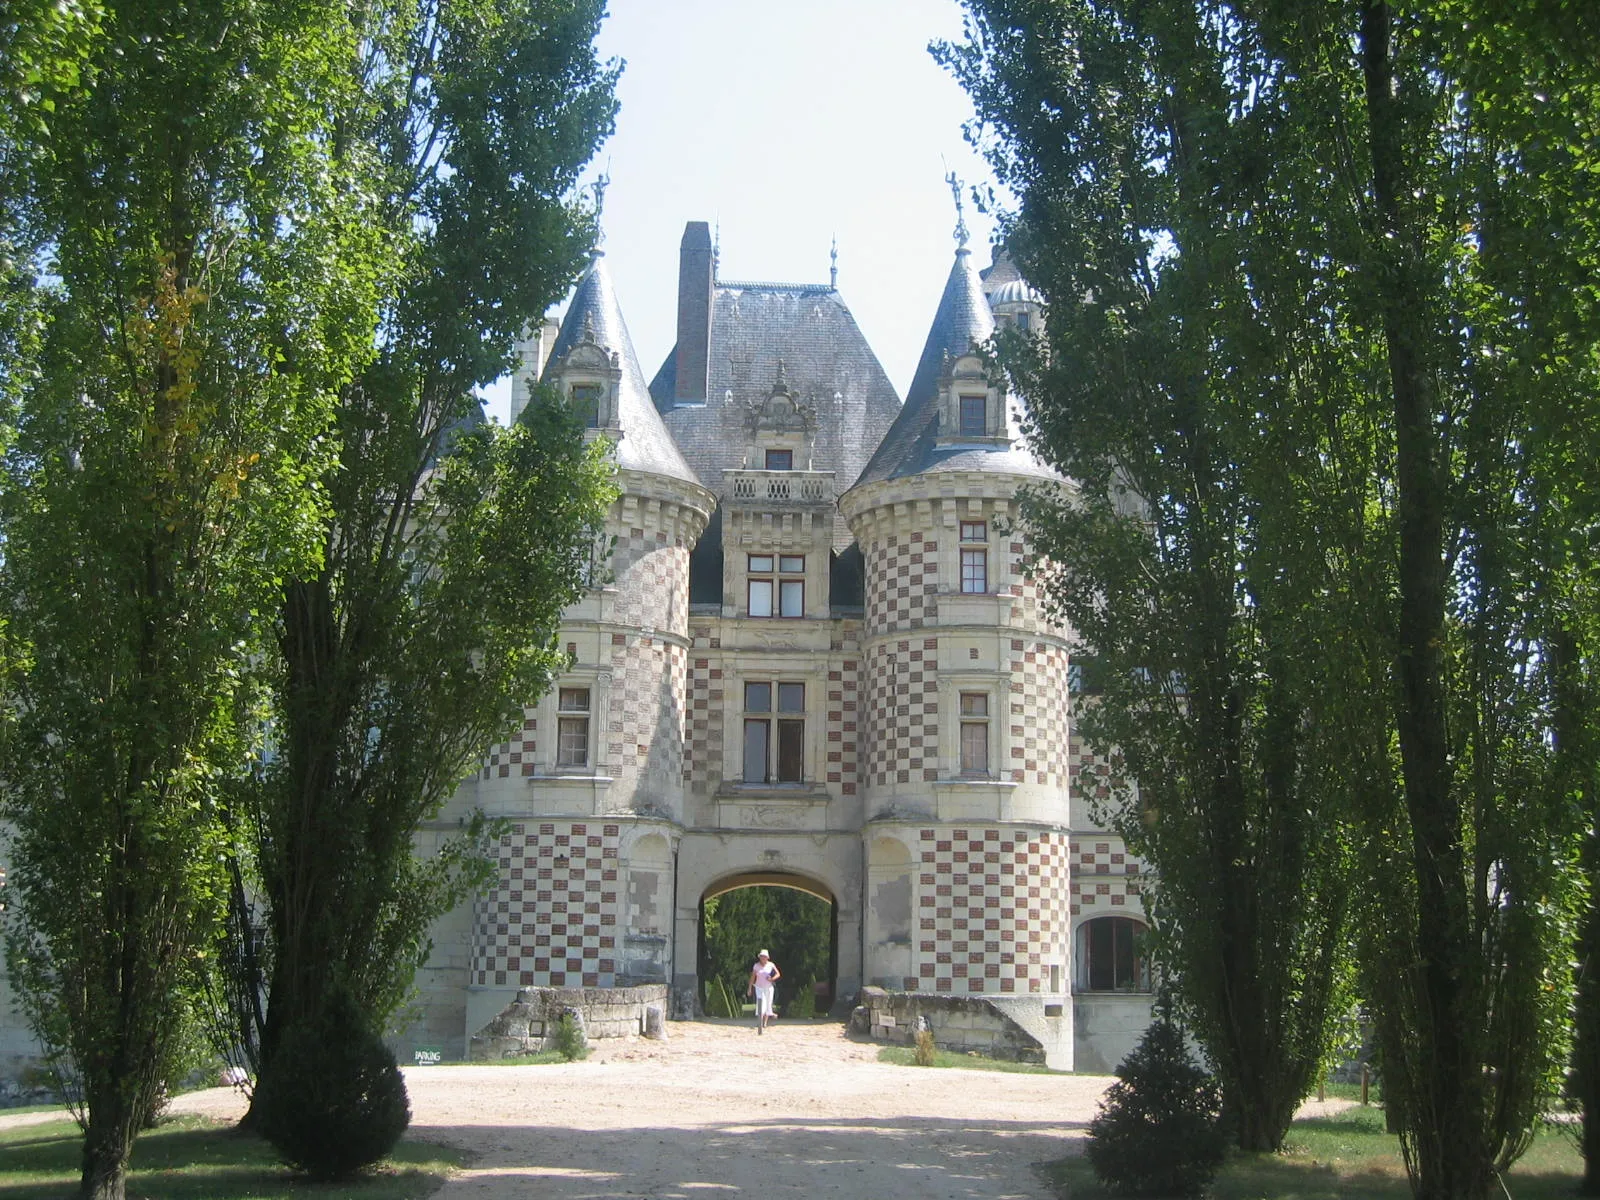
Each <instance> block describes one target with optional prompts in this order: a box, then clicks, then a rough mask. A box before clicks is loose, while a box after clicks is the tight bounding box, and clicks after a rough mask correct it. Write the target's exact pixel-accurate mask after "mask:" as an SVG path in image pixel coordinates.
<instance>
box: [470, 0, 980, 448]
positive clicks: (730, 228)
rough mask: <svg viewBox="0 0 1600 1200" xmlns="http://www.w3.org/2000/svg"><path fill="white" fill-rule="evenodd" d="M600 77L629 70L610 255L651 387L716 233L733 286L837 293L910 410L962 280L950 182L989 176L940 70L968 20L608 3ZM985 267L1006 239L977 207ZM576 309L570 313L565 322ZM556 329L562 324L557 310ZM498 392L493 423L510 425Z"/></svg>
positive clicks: (610, 159) (777, 7) (865, 2)
mask: <svg viewBox="0 0 1600 1200" xmlns="http://www.w3.org/2000/svg"><path fill="white" fill-rule="evenodd" d="M610 13H611V15H610V16H609V17H608V18H607V20H606V22H605V26H604V28H603V29H602V31H601V35H600V42H599V49H600V53H601V56H602V57H604V58H611V57H616V58H621V59H624V60H625V61H626V64H627V66H626V68H625V70H624V71H623V74H622V80H621V83H620V84H619V85H618V90H617V98H618V100H619V101H620V102H621V111H620V112H619V113H618V115H617V129H616V133H615V134H614V135H613V136H612V138H611V140H610V141H609V142H608V143H607V144H606V145H605V146H604V147H603V148H602V149H601V151H600V153H599V154H598V156H597V157H596V159H595V162H594V164H593V165H592V167H591V169H590V171H589V177H590V178H592V177H593V176H594V175H595V174H597V173H598V172H600V171H602V170H606V169H607V164H608V163H609V172H610V176H611V186H610V188H609V189H608V190H607V192H606V203H605V216H604V226H605V243H604V247H605V251H606V261H607V265H608V266H609V268H610V270H611V275H612V278H613V279H614V280H615V282H616V287H617V297H618V299H619V301H620V302H621V304H622V312H623V316H624V317H625V318H626V319H627V322H628V329H629V332H630V333H631V334H632V335H633V344H634V347H635V348H636V349H637V350H638V353H639V359H640V365H641V366H642V367H643V368H644V373H645V376H646V378H649V377H651V376H653V375H654V374H655V372H656V368H657V367H659V366H660V365H661V361H662V359H663V358H665V357H666V354H667V352H668V351H669V350H671V348H672V344H673V340H674V337H675V330H676V321H677V315H676V304H677V286H678V283H677V281H678V242H679V239H680V238H681V237H682V236H683V226H684V222H686V221H696V220H698V221H709V222H711V223H712V226H713V228H714V229H715V228H716V227H717V225H718V224H719V223H720V226H721V248H722V257H721V267H720V272H719V273H720V275H721V276H722V278H724V279H755V280H771V281H778V282H788V283H825V282H827V279H828V265H829V263H828V246H829V243H830V241H831V239H832V238H833V237H834V236H837V237H838V240H839V290H840V293H841V294H842V295H843V297H844V300H845V302H846V303H847V304H848V305H849V306H850V309H851V311H852V312H853V313H854V314H855V317H856V321H857V322H858V323H859V325H860V326H861V329H862V331H863V333H865V335H866V338H867V341H868V343H869V344H870V345H871V346H872V348H873V349H874V350H875V351H876V352H877V355H878V358H879V360H880V361H881V362H882V363H883V367H884V369H885V370H886V371H887V372H888V374H889V378H890V379H891V380H892V381H893V382H894V384H895V387H896V388H897V389H898V390H899V392H900V394H901V395H902V397H903V396H904V394H905V389H906V387H907V386H908V385H909V384H910V382H911V376H912V373H913V372H914V371H915V370H916V363H917V356H918V355H919V354H920V353H921V352H922V343H923V340H924V339H925V337H926V336H927V331H928V324H929V322H930V321H931V320H932V318H933V310H934V307H935V306H936V304H937V303H938V299H939V291H940V289H941V288H942V287H943V285H944V280H945V276H946V275H947V274H948V273H949V270H950V262H951V253H952V251H953V250H954V245H955V244H954V241H953V240H952V237H951V232H952V230H953V229H954V227H955V209H954V206H953V204H952V202H951V198H950V190H949V188H948V187H947V186H946V184H945V182H944V174H945V172H946V170H954V171H955V172H956V173H957V174H958V175H959V176H960V177H961V178H962V179H963V180H964V181H965V182H966V183H967V184H968V185H971V184H974V183H987V182H988V181H989V179H990V173H989V170H988V168H987V166H986V165H985V164H984V163H983V161H982V160H981V158H979V157H978V155H977V154H975V153H974V152H973V151H972V150H971V149H970V148H969V147H968V146H967V144H966V143H965V141H964V140H963V139H962V135H961V124H962V122H963V121H964V120H966V119H967V118H968V117H969V116H970V115H971V112H972V109H971V104H970V102H969V101H968V99H967V96H966V94H965V93H964V92H963V91H962V90H961V88H960V86H959V85H958V84H957V83H956V82H955V80H954V79H952V78H951V77H950V76H949V75H948V74H947V73H946V72H945V71H944V70H943V69H942V68H940V67H939V66H938V65H937V64H936V63H935V62H934V61H933V59H932V58H931V57H930V56H929V54H928V52H927V45H928V42H929V41H930V40H932V39H934V38H941V37H943V38H950V39H957V38H959V37H960V34H961V11H960V9H959V7H958V6H957V4H956V0H787V2H781V0H766V2H763V0H611V3H610ZM966 220H967V225H968V227H969V228H970V230H971V232H972V239H971V245H972V248H973V258H974V261H975V262H976V263H977V265H979V266H980V267H981V266H986V265H988V262H989V252H988V241H989V236H990V233H991V231H992V221H991V220H990V219H989V218H988V217H986V216H983V215H982V214H979V213H977V212H975V211H974V208H973V205H972V204H971V203H970V202H969V203H968V204H967V206H966ZM563 307H564V305H563ZM558 311H559V310H558ZM508 396H509V389H508V388H507V387H506V385H505V383H504V381H502V382H501V383H500V384H497V385H496V386H495V387H494V388H493V389H491V390H490V392H489V411H490V412H491V413H493V414H496V415H497V417H498V419H499V420H500V421H501V422H504V421H505V419H506V410H507V404H508Z"/></svg>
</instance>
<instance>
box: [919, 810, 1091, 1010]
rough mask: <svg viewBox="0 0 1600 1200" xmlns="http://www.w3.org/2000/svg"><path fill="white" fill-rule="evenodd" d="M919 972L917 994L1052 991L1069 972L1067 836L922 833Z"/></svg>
mask: <svg viewBox="0 0 1600 1200" xmlns="http://www.w3.org/2000/svg"><path fill="white" fill-rule="evenodd" d="M918 842H919V845H920V846H921V852H920V854H919V858H920V864H919V874H918V883H917V921H918V930H917V931H916V933H915V937H916V939H917V940H916V948H917V952H916V954H915V955H914V956H913V960H914V962H915V965H916V971H917V974H916V975H915V976H913V977H912V978H909V979H907V980H906V981H905V985H906V989H907V990H908V991H928V992H948V993H951V994H954V995H978V994H983V995H1001V996H1004V995H1013V994H1019V993H1021V994H1026V993H1033V992H1047V991H1048V990H1049V988H1050V967H1051V966H1052V965H1055V966H1057V967H1060V968H1061V970H1062V971H1063V973H1065V971H1066V968H1067V938H1068V936H1069V929H1070V924H1071V919H1072V918H1071V908H1070V892H1069V878H1068V876H1069V864H1068V849H1067V838H1066V835H1064V834H1061V833H1057V832H1055V831H1053V830H1033V831H1029V830H1019V829H1016V828H1011V827H1007V828H1002V829H993V828H982V827H971V826H968V827H956V828H950V827H943V828H933V829H921V830H919V831H918Z"/></svg>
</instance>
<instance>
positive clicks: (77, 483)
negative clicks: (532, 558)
mask: <svg viewBox="0 0 1600 1200" xmlns="http://www.w3.org/2000/svg"><path fill="white" fill-rule="evenodd" d="M343 28H344V27H343V18H342V16H341V15H340V14H339V13H337V12H335V11H334V10H329V9H327V8H326V6H323V5H320V4H315V3H304V4H275V5H259V4H253V3H251V4H235V3H219V4H215V5H210V6H204V7H203V8H200V9H195V8H191V7H190V6H186V5H174V4H165V3H161V2H158V0H147V2H144V3H129V4H121V5H115V6H111V5H106V6H97V5H92V4H85V5H43V4H31V3H30V4H23V5H21V6H18V7H15V8H12V9H9V10H8V13H7V17H6V18H5V20H4V21H3V22H0V29H3V31H4V32H3V35H0V37H3V40H4V45H5V50H6V53H5V54H0V58H4V59H5V62H6V68H5V69H3V70H0V81H3V83H4V86H5V88H6V92H5V95H4V108H5V117H4V118H3V119H0V172H3V175H0V196H3V197H4V198H5V199H4V201H3V202H0V205H3V207H0V212H3V217H4V221H5V227H4V229H3V230H0V243H3V244H4V257H5V258H7V260H8V261H7V262H6V263H5V264H4V266H5V269H6V272H7V274H8V279H7V281H6V282H7V285H8V287H9V289H10V290H9V291H8V301H7V307H6V310H5V315H6V316H7V317H10V316H13V315H15V314H19V313H20V314H23V315H24V317H25V319H23V320H17V321H11V320H8V321H7V324H6V326H5V353H4V356H3V361H0V371H3V373H4V384H5V387H4V392H5V398H6V400H7V401H8V402H10V403H13V404H14V405H15V407H14V408H9V409H8V411H7V412H6V414H5V418H6V422H7V425H8V427H9V428H10V429H12V430H14V437H12V438H11V439H10V440H9V442H8V444H7V446H6V455H5V460H4V464H3V472H0V519H3V521H4V537H5V558H4V564H3V568H0V620H3V621H4V622H5V667H6V673H5V680H4V689H5V697H6V707H5V711H4V725H3V730H0V775H3V776H4V777H5V779H6V793H5V816H6V818H7V819H8V820H9V821H10V822H11V824H12V828H13V837H12V840H11V844H10V851H11V856H12V862H11V867H12V870H11V872H10V876H9V881H10V883H11V891H12V893H13V895H14V897H15V899H16V901H17V903H15V904H14V905H13V906H12V907H11V911H10V912H9V913H8V917H9V918H11V920H12V924H11V927H10V929H9V931H8V932H9V935H10V936H9V937H8V943H9V950H10V962H11V965H12V968H13V978H14V980H15V981H16V982H17V983H18V984H19V985H20V990H21V992H22V996H23V1000H24V1004H25V1008H26V1011H27V1013H28V1016H29V1018H30V1019H31V1022H32V1024H33V1027H34V1029H35V1030H36V1032H37V1033H38V1034H39V1036H40V1037H41V1039H42V1041H43V1042H44V1044H45V1046H46V1047H47V1049H48V1050H49V1051H51V1052H52V1053H53V1054H54V1055H55V1059H56V1062H57V1065H58V1067H59V1070H60V1073H61V1076H62V1078H63V1079H64V1081H65V1082H66V1083H67V1084H68V1085H69V1086H70V1088H71V1089H72V1091H73V1094H74V1099H75V1101H76V1102H77V1106H78V1114H79V1119H80V1121H81V1122H82V1123H83V1125H84V1127H85V1141H84V1155H83V1175H82V1195H84V1196H86V1197H97V1198H99V1197H120V1196H121V1195H122V1194H123V1190H124V1176H125V1172H126V1165H127V1159H128V1153H129V1149H130V1147H131V1144H132V1142H133V1139H134V1137H135V1134H136V1132H137V1131H138V1130H139V1129H140V1128H141V1127H142V1126H143V1124H144V1123H145V1121H146V1119H147V1117H148V1116H149V1115H150V1112H151V1106H152V1103H153V1102H154V1100H155V1098H156V1095H157V1091H158V1087H159V1084H160V1083H161V1081H162V1078H163V1070H164V1067H165V1064H166V1060H167V1056H168V1054H169V1053H170V1051H171V1048H172V1041H173V1034H174V1030H175V1023H176V1018H177V1014H178V1012H179V1009H180V1005H179V1004H178V1002H177V1000H178V995H179V993H180V992H181V991H182V989H183V988H184V986H185V981H186V976H187V973H188V972H189V971H191V970H192V967H193V963H194V961H195V959H196V956H197V955H199V954H201V953H202V952H203V950H204V947H205V945H206V942H207V939H208V937H209V933H210V929H211V924H212V922H213V920H214V918H215V914H216V912H217V904H216V901H217V897H218V895H219V894H220V892H219V889H220V888H221V886H222V881H221V880H220V879H219V878H218V868H217V864H218V862H219V853H220V850H221V846H222V829H221V826H220V823H219V819H218V804H217V798H218V784H219V780H220V779H222V778H223V777H224V776H226V775H227V774H228V773H229V772H230V771H231V770H232V768H233V764H234V763H235V762H236V761H237V759H238V757H239V755H240V745H241V741H242V740H243V738H244V737H245V736H246V735H245V726H244V722H243V721H242V715H243V713H242V710H243V709H244V707H245V706H246V705H247V703H248V700H249V693H250V688H249V679H248V676H249V672H250V668H251V663H252V656H251V653H250V651H251V649H252V647H254V648H256V649H260V648H261V643H260V641H259V639H258V638H257V636H256V635H257V633H258V630H257V629H256V627H255V623H254V620H253V613H256V612H260V611H264V610H266V608H267V606H268V605H270V603H271V602H272V599H273V597H274V595H275V594H277V593H278V592H279V591H280V590H281V585H282V581H283V579H285V578H286V577H288V576H289V575H290V574H291V573H295V574H297V573H301V572H304V571H305V570H306V569H307V568H308V564H309V563H310V562H311V561H312V560H313V559H314V557H315V554H316V551H317V544H316V539H315V536H314V533H315V530H316V528H317V526H318V521H317V510H318V508H319V505H320V503H321V497H320V495H319V494H318V492H317V491H316V489H315V488H314V487H308V483H310V482H311V481H312V479H314V475H315V473H314V472H312V473H309V474H308V464H312V465H315V466H316V467H318V469H320V452H319V450H318V448H317V447H318V445H319V439H320V438H322V437H324V436H325V435H326V433H327V431H328V428H329V425H330V422H331V419H332V411H333V409H332V399H333V395H334V393H335V390H336V389H337V387H338V386H339V385H340V384H342V383H343V381H345V380H347V379H348V378H350V377H351V375H352V374H353V373H354V372H355V371H356V370H357V369H359V367H360V366H361V365H362V364H363V362H364V361H365V359H366V358H367V357H368V356H370V353H371V346H372V343H373V330H372V327H371V323H370V322H369V323H368V324H367V326H366V327H365V328H361V327H360V322H359V314H358V315H357V323H356V326H357V327H356V328H355V329H354V330H352V328H351V325H350V320H349V312H348V310H347V308H346V303H347V298H348V296H350V295H353V294H357V295H358V294H361V293H362V292H363V291H365V290H366V289H367V288H368V287H369V280H370V277H371V276H372V275H374V274H375V273H376V272H377V263H378V261H379V260H380V258H381V257H382V255H383V250H384V248H383V246H382V244H381V242H380V240H379V239H378V238H377V236H376V235H375V233H374V231H373V230H372V229H371V228H370V226H369V225H368V223H367V222H365V221H364V220H363V219H362V216H363V214H362V212H361V206H362V205H361V194H360V192H359V190H357V189H353V188H351V187H350V186H349V184H350V183H351V180H350V178H349V177H348V175H345V174H343V173H341V171H340V168H339V166H338V164H337V163H336V162H334V161H333V159H332V156H331V155H330V154H329V153H328V150H329V146H328V144H327V140H326V139H325V138H322V137H319V136H318V133H319V129H320V127H319V114H320V113H322V112H324V111H326V110H327V109H328V108H330V107H336V106H337V105H338V104H339V103H340V101H339V98H338V96H339V93H340V92H341V91H342V90H343V89H344V88H345V87H346V86H347V80H348V75H347V73H346V72H345V71H344V70H343V69H342V67H343V62H344V59H345V58H346V55H345V54H343V53H342V42H341V34H342V32H343ZM11 52H15V54H14V56H13V55H12V54H11ZM197 96H203V97H204V98H205V102H204V103H203V104H201V103H196V101H195V99H194V98H195V97H197ZM12 301H15V303H12ZM352 334H354V336H352ZM291 364H292V365H291Z"/></svg>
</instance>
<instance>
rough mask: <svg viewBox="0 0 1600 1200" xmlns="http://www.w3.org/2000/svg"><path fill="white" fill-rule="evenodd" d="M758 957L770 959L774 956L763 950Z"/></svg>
mask: <svg viewBox="0 0 1600 1200" xmlns="http://www.w3.org/2000/svg"><path fill="white" fill-rule="evenodd" d="M756 957H757V958H770V957H772V956H771V955H769V954H768V953H767V952H766V951H765V950H763V951H762V952H761V953H760V954H757V955H756Z"/></svg>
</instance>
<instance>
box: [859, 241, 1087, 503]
mask: <svg viewBox="0 0 1600 1200" xmlns="http://www.w3.org/2000/svg"><path fill="white" fill-rule="evenodd" d="M993 334H994V315H993V314H992V313H991V312H990V311H989V301H988V299H987V298H986V297H985V296H984V287H983V280H981V279H980V278H979V277H978V272H977V271H976V270H975V269H974V268H973V266H972V254H971V252H970V251H969V250H967V248H966V247H965V246H962V247H961V248H960V249H958V250H957V251H956V260H955V262H954V263H953V264H951V267H950V275H949V278H948V279H946V280H945V285H944V292H943V294H942V295H941V296H940V297H939V307H938V308H937V309H936V310H935V312H934V314H933V324H932V326H931V327H930V328H929V330H928V340H927V342H926V343H925V344H924V346H923V348H922V357H921V358H920V359H919V360H918V361H917V373H916V375H915V376H914V377H913V378H912V380H911V390H910V391H908V392H907V393H906V403H905V407H904V408H903V409H902V410H901V412H900V416H899V417H898V418H897V419H896V420H895V423H894V426H893V427H892V428H891V429H890V430H889V432H888V434H887V436H885V437H884V439H883V442H882V443H881V444H880V445H879V446H878V449H877V453H875V454H874V455H873V456H872V460H871V461H870V462H869V463H868V464H867V467H866V469H865V470H864V471H862V472H861V479H860V482H861V483H874V482H877V481H878V480H882V479H899V478H903V477H905V476H907V475H920V474H925V473H929V472H935V471H994V472H998V473H1002V474H1009V475H1031V476H1038V477H1041V478H1046V479H1050V478H1056V474H1055V472H1053V471H1052V470H1050V468H1048V467H1046V466H1045V465H1044V464H1043V463H1041V462H1040V461H1039V460H1038V459H1036V458H1035V457H1034V456H1033V454H1032V453H1031V452H1030V451H1029V450H1028V448H1027V443H1026V441H1025V440H1024V438H1023V433H1022V428H1021V424H1020V422H1019V421H1018V419H1017V406H1018V404H1019V403H1020V402H1019V401H1018V400H1017V399H1016V398H1015V397H1012V398H1010V399H1009V400H1008V401H1007V403H1006V424H1007V430H1008V432H1009V434H1010V436H1011V444H1010V445H1009V446H983V445H972V446H962V445H959V444H957V445H947V446H942V447H941V446H938V445H937V444H936V442H935V439H936V438H937V436H938V432H939V428H938V426H939V376H940V374H941V373H942V371H943V369H944V361H945V358H946V356H948V357H950V358H952V359H954V358H959V357H960V356H961V355H963V354H966V353H968V352H969V351H970V350H971V349H972V347H973V346H975V345H981V344H982V343H984V342H985V341H987V340H988V339H989V338H990V337H991V336H993ZM843 490H844V489H843V488H841V489H840V491H843Z"/></svg>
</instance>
